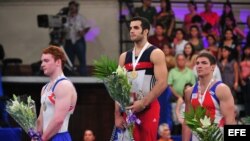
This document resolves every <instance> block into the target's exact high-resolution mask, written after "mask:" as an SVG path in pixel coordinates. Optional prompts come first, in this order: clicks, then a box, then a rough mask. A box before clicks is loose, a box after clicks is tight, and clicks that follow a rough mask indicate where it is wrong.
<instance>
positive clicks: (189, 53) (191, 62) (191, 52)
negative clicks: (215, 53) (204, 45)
mask: <svg viewBox="0 0 250 141" xmlns="http://www.w3.org/2000/svg"><path fill="white" fill-rule="evenodd" d="M183 54H184V56H185V57H186V60H187V62H186V66H187V67H188V68H189V69H191V70H192V69H193V68H194V66H195V60H196V57H197V54H196V53H195V49H194V45H193V44H191V43H189V42H188V43H187V44H186V45H185V47H184V51H183Z"/></svg>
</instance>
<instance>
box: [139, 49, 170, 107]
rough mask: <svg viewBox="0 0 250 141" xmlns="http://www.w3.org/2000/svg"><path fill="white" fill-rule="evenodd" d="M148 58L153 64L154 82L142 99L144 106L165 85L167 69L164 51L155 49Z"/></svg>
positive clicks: (155, 96)
mask: <svg viewBox="0 0 250 141" xmlns="http://www.w3.org/2000/svg"><path fill="white" fill-rule="evenodd" d="M150 60H151V61H152V62H153V64H154V75H155V78H156V83H155V86H154V87H153V88H152V90H151V91H150V92H149V93H148V94H147V95H146V96H145V97H144V98H143V99H142V102H143V105H144V106H148V105H149V104H150V103H151V102H153V101H154V100H155V99H156V98H157V97H159V96H160V95H161V94H162V92H163V91H164V90H165V89H166V87H167V75H168V70H167V66H166V61H165V55H164V53H163V52H162V51H161V50H160V49H155V50H154V51H153V52H152V54H151V56H150Z"/></svg>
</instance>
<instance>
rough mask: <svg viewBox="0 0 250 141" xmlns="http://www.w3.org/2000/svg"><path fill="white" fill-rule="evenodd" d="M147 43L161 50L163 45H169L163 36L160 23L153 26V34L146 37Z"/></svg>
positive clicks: (162, 27)
mask: <svg viewBox="0 0 250 141" xmlns="http://www.w3.org/2000/svg"><path fill="white" fill-rule="evenodd" d="M148 42H149V43H151V44H152V45H154V46H156V47H158V48H160V49H161V50H162V49H163V45H164V44H166V43H169V42H170V41H169V39H168V38H167V37H166V36H164V26H163V25H162V24H161V23H157V24H156V26H155V34H154V35H151V36H149V37H148Z"/></svg>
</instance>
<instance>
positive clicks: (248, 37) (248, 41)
mask: <svg viewBox="0 0 250 141" xmlns="http://www.w3.org/2000/svg"><path fill="white" fill-rule="evenodd" d="M247 27H248V33H247V41H246V42H247V43H246V44H247V45H250V15H248V16H247Z"/></svg>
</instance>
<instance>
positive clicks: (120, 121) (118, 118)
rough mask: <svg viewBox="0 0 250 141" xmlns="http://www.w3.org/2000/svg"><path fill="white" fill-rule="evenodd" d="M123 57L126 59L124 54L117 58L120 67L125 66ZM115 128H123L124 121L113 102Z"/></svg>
mask: <svg viewBox="0 0 250 141" xmlns="http://www.w3.org/2000/svg"><path fill="white" fill-rule="evenodd" d="M125 57H126V52H125V53H123V54H121V55H120V58H119V65H120V66H121V67H123V66H124V64H125ZM114 115H115V126H116V127H118V128H124V127H123V124H125V120H124V119H123V117H122V115H121V112H120V106H119V105H118V104H117V103H116V102H115V113H114Z"/></svg>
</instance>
